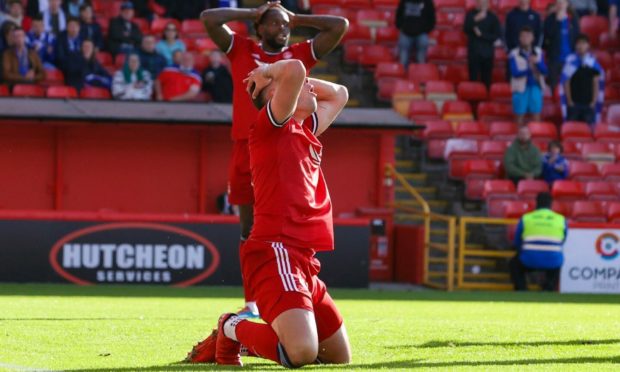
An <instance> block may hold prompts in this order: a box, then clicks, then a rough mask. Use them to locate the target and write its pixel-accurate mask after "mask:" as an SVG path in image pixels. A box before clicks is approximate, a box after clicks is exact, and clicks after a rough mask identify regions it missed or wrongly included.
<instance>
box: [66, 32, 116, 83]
mask: <svg viewBox="0 0 620 372" xmlns="http://www.w3.org/2000/svg"><path fill="white" fill-rule="evenodd" d="M65 84H66V85H70V86H72V87H75V89H77V90H78V91H80V90H82V88H84V86H91V87H99V88H106V89H110V86H111V84H112V77H111V76H110V74H109V73H108V71H107V70H106V69H105V68H103V66H101V64H100V63H99V61H97V52H96V49H95V44H94V43H93V41H92V40H88V39H87V40H84V41H82V46H81V56H78V57H76V61H75V68H74V69H72V73H71V74H69V75H67V76H65Z"/></svg>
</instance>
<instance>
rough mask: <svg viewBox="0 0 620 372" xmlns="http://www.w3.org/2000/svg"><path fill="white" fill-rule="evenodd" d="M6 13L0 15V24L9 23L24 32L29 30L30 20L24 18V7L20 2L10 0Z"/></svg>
mask: <svg viewBox="0 0 620 372" xmlns="http://www.w3.org/2000/svg"><path fill="white" fill-rule="evenodd" d="M8 5H9V11H8V13H0V24H4V22H6V21H11V22H13V23H15V24H16V25H17V26H20V27H22V28H23V29H24V30H25V31H26V32H27V31H29V30H30V27H31V23H32V21H31V19H30V18H28V17H26V16H24V5H23V4H22V2H21V0H11V1H10V2H9V3H8Z"/></svg>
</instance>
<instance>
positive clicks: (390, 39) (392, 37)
mask: <svg viewBox="0 0 620 372" xmlns="http://www.w3.org/2000/svg"><path fill="white" fill-rule="evenodd" d="M399 34H400V31H399V30H398V29H397V28H396V27H381V28H379V29H378V30H377V34H376V35H375V41H376V42H377V43H378V44H384V45H386V44H393V45H395V44H396V43H397V42H398V36H399Z"/></svg>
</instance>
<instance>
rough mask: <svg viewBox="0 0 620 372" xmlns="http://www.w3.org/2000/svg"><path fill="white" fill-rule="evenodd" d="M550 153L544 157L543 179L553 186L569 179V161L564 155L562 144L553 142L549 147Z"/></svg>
mask: <svg viewBox="0 0 620 372" xmlns="http://www.w3.org/2000/svg"><path fill="white" fill-rule="evenodd" d="M547 149H548V152H547V153H546V154H545V155H543V160H542V164H543V170H542V178H543V179H544V180H545V181H547V183H548V184H549V186H552V185H553V183H554V182H555V181H558V180H565V179H567V178H568V161H567V160H566V158H564V156H563V155H562V151H563V148H562V144H561V143H560V142H558V141H551V142H549V145H548V147H547Z"/></svg>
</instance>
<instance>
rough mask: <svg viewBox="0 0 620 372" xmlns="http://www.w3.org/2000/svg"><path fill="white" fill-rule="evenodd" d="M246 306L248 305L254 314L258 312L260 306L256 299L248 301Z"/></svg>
mask: <svg viewBox="0 0 620 372" xmlns="http://www.w3.org/2000/svg"><path fill="white" fill-rule="evenodd" d="M245 306H247V308H248V309H249V310H250V311H251V312H253V313H254V314H258V306H256V301H248V302H246V303H245Z"/></svg>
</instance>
